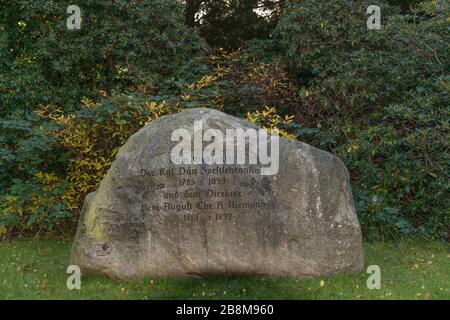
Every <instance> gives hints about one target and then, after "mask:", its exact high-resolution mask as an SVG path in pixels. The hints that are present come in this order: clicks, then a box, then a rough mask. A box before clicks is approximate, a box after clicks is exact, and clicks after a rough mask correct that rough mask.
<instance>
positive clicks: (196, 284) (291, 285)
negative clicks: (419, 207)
mask: <svg viewBox="0 0 450 320" xmlns="http://www.w3.org/2000/svg"><path fill="white" fill-rule="evenodd" d="M364 247H365V263H366V266H368V265H372V264H377V265H379V266H380V268H381V286H382V287H381V289H380V290H376V289H375V290H369V289H368V288H367V286H366V280H367V277H368V274H366V273H365V272H362V273H361V274H356V275H343V276H338V277H332V278H325V277H322V278H316V279H310V280H296V279H267V278H255V277H244V278H225V277H223V278H208V279H192V280H187V279H175V280H174V279H173V280H152V279H145V280H142V281H140V282H129V283H117V282H113V281H111V280H109V279H107V278H105V277H90V278H86V279H84V278H83V279H82V283H81V290H69V289H67V287H66V279H67V276H68V275H67V274H66V268H67V266H68V257H69V252H70V242H68V241H66V242H61V241H52V240H46V241H42V240H39V241H35V242H32V241H14V242H11V243H6V242H0V299H449V298H450V285H449V284H450V282H449V275H450V263H449V262H450V250H449V249H450V247H449V244H448V243H443V242H425V241H422V240H408V241H403V242H401V243H400V245H398V246H396V245H394V244H392V243H366V244H365V246H364Z"/></svg>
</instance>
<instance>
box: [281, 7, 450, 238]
mask: <svg viewBox="0 0 450 320" xmlns="http://www.w3.org/2000/svg"><path fill="white" fill-rule="evenodd" d="M368 4H369V3H368V2H367V1H362V0H361V1H347V0H338V1H323V2H320V3H317V2H316V1H310V0H305V1H300V2H292V3H291V4H290V6H289V9H288V10H287V11H286V13H285V16H284V17H282V18H281V21H280V24H279V25H278V29H277V30H276V35H277V37H279V39H280V45H279V47H278V48H277V49H278V59H279V60H280V61H282V62H283V63H284V65H285V66H286V69H287V70H288V72H289V73H290V75H291V76H292V77H293V78H294V79H295V80H296V81H297V83H298V84H299V86H300V89H299V92H298V94H299V97H300V101H301V104H300V107H299V108H298V109H297V112H298V113H299V114H298V115H297V117H298V118H299V119H304V121H305V122H306V123H315V125H316V126H317V127H318V128H320V130H321V133H320V134H319V135H317V136H316V137H312V138H311V142H312V143H313V144H315V145H318V146H320V147H322V148H325V149H328V150H330V151H331V152H333V153H336V154H337V155H339V156H340V157H341V158H343V160H344V161H345V163H346V164H347V166H348V167H349V169H350V171H351V176H352V180H353V183H354V193H355V200H356V203H357V205H358V214H359V216H360V221H361V223H362V226H363V231H364V233H365V235H366V236H368V237H374V238H379V237H383V238H385V237H389V238H392V237H398V236H400V235H412V234H416V235H417V234H418V235H423V236H427V237H433V238H443V237H445V236H446V233H447V229H448V228H449V209H448V208H449V201H448V197H447V196H446V194H448V189H449V182H448V181H449V180H450V179H449V156H448V154H449V152H448V151H449V144H448V141H449V137H450V134H449V133H450V132H449V122H448V119H449V115H450V107H449V106H450V104H449V94H448V92H449V90H448V88H449V75H448V70H449V69H450V68H449V67H450V66H449V59H448V58H449V54H448V45H447V41H446V37H447V36H448V21H447V20H446V19H447V13H448V5H447V4H446V2H444V1H428V2H425V3H423V4H422V5H421V6H419V7H416V9H415V10H413V12H412V14H408V15H400V14H398V13H397V12H396V10H394V9H393V8H391V7H389V6H388V5H386V4H383V3H379V5H380V6H381V8H382V17H383V21H382V29H381V30H374V31H369V30H367V29H366V26H365V21H366V18H367V17H366V15H365V8H366V7H367V6H368Z"/></svg>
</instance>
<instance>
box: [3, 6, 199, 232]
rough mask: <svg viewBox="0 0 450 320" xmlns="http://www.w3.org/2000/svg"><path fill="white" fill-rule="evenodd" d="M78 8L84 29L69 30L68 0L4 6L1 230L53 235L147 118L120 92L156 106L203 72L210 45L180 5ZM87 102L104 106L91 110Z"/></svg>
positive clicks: (133, 102)
mask: <svg viewBox="0 0 450 320" xmlns="http://www.w3.org/2000/svg"><path fill="white" fill-rule="evenodd" d="M77 4H78V5H79V6H80V8H81V10H82V19H83V20H82V25H81V30H68V29H67V28H66V19H67V18H68V17H69V14H67V13H66V9H67V6H68V3H64V2H61V1H43V0H42V1H41V0H39V1H25V0H19V1H6V0H3V1H0V6H1V8H2V9H1V10H0V55H1V57H2V59H1V60H0V127H1V130H2V135H1V136H0V200H1V201H2V204H1V205H0V234H2V233H5V232H6V230H8V231H9V233H10V234H12V233H13V234H33V233H37V232H38V231H39V230H41V229H42V230H48V229H52V228H53V227H54V226H55V225H57V222H58V220H59V219H66V218H67V217H68V216H69V213H68V212H69V211H71V212H75V208H78V205H79V202H78V200H79V198H80V197H82V196H83V195H84V194H85V192H87V191H90V190H92V189H93V188H95V186H96V183H97V182H98V181H99V179H101V174H103V173H104V172H105V170H106V169H107V167H108V165H109V163H110V161H111V157H113V155H114V149H115V148H117V147H118V146H119V145H120V143H121V142H123V140H124V139H126V138H128V136H129V135H131V133H132V131H133V130H137V126H139V124H140V123H139V121H140V120H141V119H142V118H141V116H138V115H134V114H133V112H132V111H131V110H128V109H127V110H122V109H123V105H121V104H120V103H116V98H117V94H115V92H123V93H125V92H127V93H130V95H131V96H134V95H136V94H137V93H141V94H142V95H143V96H144V98H143V99H144V100H146V101H150V98H149V96H150V95H160V94H167V93H168V92H174V90H175V92H176V90H178V89H177V83H178V82H179V81H180V82H183V81H188V80H189V79H191V78H193V79H194V78H196V77H197V76H198V75H197V73H199V72H201V70H202V59H203V57H202V54H203V42H202V41H201V39H200V38H199V37H198V36H197V35H196V33H195V32H193V31H192V30H191V29H189V28H187V27H186V26H185V25H184V15H183V9H182V6H181V4H180V3H179V2H178V1H176V0H152V1H133V2H130V1H122V0H113V1H107V2H105V1H100V0H93V1H80V2H78V3H77ZM174 88H175V89H174ZM124 95H125V94H124ZM117 99H118V98H117ZM88 101H95V105H97V104H100V105H101V106H102V107H98V108H97V107H96V108H93V110H92V112H91V113H90V112H87V111H86V108H87V107H86V103H88ZM101 101H103V102H101ZM108 101H109V102H108ZM81 103H84V104H83V107H82V110H79V109H80V104H81ZM103 103H105V104H103ZM127 103H130V105H131V106H130V108H133V107H136V108H138V107H137V106H136V105H135V101H128V102H127ZM119 106H120V107H119ZM116 107H117V108H119V109H118V110H117V112H115V111H114V110H115V108H116ZM140 107H141V106H140ZM140 107H139V108H140ZM77 109H78V110H77ZM94 110H95V115H96V116H94ZM101 110H103V111H101ZM77 111H83V112H84V113H83V114H80V113H78V112H77ZM100 111H101V112H100ZM122 111H123V114H122ZM50 115H52V116H50ZM55 115H58V118H56V117H54V116H55ZM111 117H116V118H117V119H119V120H120V121H121V122H122V123H121V124H120V125H119V124H118V123H116V124H115V125H113V124H112V123H111V122H112V121H113V120H111V119H112V118H111ZM117 119H116V120H117ZM63 120H64V121H66V122H64V121H63ZM119 120H117V121H119ZM72 121H73V122H72ZM76 121H79V123H76ZM108 121H109V122H108ZM109 129H114V130H118V131H120V132H112V131H108V130H109ZM121 130H122V131H121ZM106 132H107V134H108V135H109V137H110V136H112V134H113V133H114V139H111V141H110V140H109V139H103V137H104V136H103V135H104V134H106ZM63 133H66V134H68V135H69V137H70V138H69V140H64V139H65V138H67V136H64V134H63ZM83 134H84V136H82V135H83ZM95 134H98V136H95ZM83 138H86V139H87V138H89V139H87V140H86V141H83V140H82V139H83ZM70 139H73V140H70ZM76 139H78V140H76ZM100 142H104V143H109V144H108V145H101V144H100V145H97V144H98V143H100ZM76 143H79V145H75V144H76ZM89 143H92V144H93V145H91V146H90V145H89ZM82 147H86V148H87V147H91V148H92V150H94V151H95V152H97V153H96V154H92V155H88V152H86V149H80V148H82ZM75 151H76V152H81V155H79V154H76V153H74V152H75ZM94 151H93V152H94ZM80 157H81V158H80ZM102 159H104V161H103V163H100V162H101V161H102ZM82 161H85V162H84V163H83V162H82ZM99 166H100V167H99ZM77 170H78V171H77ZM82 170H85V171H84V173H83V176H82V177H81V173H80V172H81V171H82ZM74 190H77V192H79V194H77V195H76V196H75V195H74V193H75V191H74ZM58 223H59V222H58Z"/></svg>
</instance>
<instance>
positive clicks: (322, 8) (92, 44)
mask: <svg viewBox="0 0 450 320" xmlns="http://www.w3.org/2000/svg"><path fill="white" fill-rule="evenodd" d="M69 4H70V3H68V2H67V1H41V0H37V1H23V0H19V1H17V0H16V1H6V0H1V1H0V7H1V8H2V9H1V10H0V31H1V33H0V55H1V59H0V128H1V131H0V132H1V134H0V236H1V237H3V238H4V239H10V238H14V237H25V238H28V237H36V236H39V235H43V234H47V235H50V236H52V237H54V238H58V237H67V236H71V235H72V234H73V232H74V230H75V228H76V222H77V219H78V213H79V210H80V207H81V205H82V201H83V199H84V196H85V195H86V194H87V193H88V192H90V191H93V190H95V189H96V188H97V186H98V184H99V182H100V181H101V179H102V177H103V176H104V174H105V173H106V172H107V170H108V168H109V166H110V164H111V162H112V161H113V160H114V156H115V154H116V152H117V150H118V148H120V146H121V145H122V144H123V143H124V142H125V141H126V140H127V138H128V137H129V136H130V135H132V134H133V133H134V132H136V131H137V130H138V129H139V128H141V127H142V126H143V125H145V124H147V123H149V122H151V121H152V120H154V119H156V118H158V117H160V116H163V115H166V114H171V113H175V112H179V111H181V110H183V109H186V108H194V107H208V108H216V109H219V110H222V111H224V112H227V113H229V114H233V115H235V116H239V117H242V118H246V119H247V120H249V121H251V122H253V123H255V124H257V125H260V126H262V127H265V128H268V129H273V128H279V129H281V130H282V134H283V135H284V136H286V137H289V138H293V139H300V140H302V141H305V142H307V143H310V144H312V145H314V146H316V147H319V148H322V149H324V150H327V151H330V152H332V153H334V154H336V155H338V156H339V157H340V158H341V159H343V161H344V162H345V164H346V165H347V167H348V168H349V170H350V172H351V179H352V186H353V193H354V199H355V202H356V205H357V211H358V215H359V219H360V222H361V225H362V228H363V233H364V236H365V238H366V239H398V238H399V237H403V236H413V235H414V236H417V235H418V236H422V237H425V238H434V239H443V238H446V237H448V230H449V217H450V205H449V194H450V193H449V181H450V179H449V162H450V160H449V140H450V139H449V137H450V134H449V119H450V108H449V106H450V103H449V89H450V78H449V73H448V70H449V53H448V39H449V23H448V22H449V20H448V16H449V14H448V13H449V9H448V3H447V2H446V1H440V0H433V1H424V2H419V1H388V2H386V1H384V0H383V1H377V4H378V5H379V6H380V7H381V10H382V29H381V30H374V31H369V30H367V28H366V20H367V17H368V15H367V14H366V8H367V7H368V6H369V5H370V4H372V3H370V2H369V1H365V0H356V1H350V0H334V1H331V0H327V1H320V2H317V1H313V0H297V1H275V0H273V1H270V0H266V1H258V0H231V1H228V2H219V1H207V0H206V1H203V0H190V1H189V0H188V1H175V0H152V1H139V2H137V1H136V2H130V1H120V0H112V1H100V0H85V1H81V0H80V1H78V3H77V4H78V5H79V6H80V7H81V9H82V17H83V21H82V28H81V30H77V31H71V30H67V28H66V26H65V23H66V19H67V17H68V15H67V14H66V8H67V6H68V5H69ZM263 9H264V10H263ZM261 12H264V14H263V13H261ZM267 12H269V13H267ZM258 13H259V14H258Z"/></svg>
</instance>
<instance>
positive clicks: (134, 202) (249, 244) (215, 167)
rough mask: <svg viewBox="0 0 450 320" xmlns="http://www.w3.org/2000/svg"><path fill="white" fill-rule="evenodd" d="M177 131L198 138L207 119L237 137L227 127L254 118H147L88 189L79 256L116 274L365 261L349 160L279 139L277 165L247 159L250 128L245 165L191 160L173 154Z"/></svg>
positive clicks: (203, 114) (277, 271)
mask: <svg viewBox="0 0 450 320" xmlns="http://www.w3.org/2000/svg"><path fill="white" fill-rule="evenodd" d="M194 122H195V123H194ZM199 124H200V126H199ZM176 129H182V130H183V131H181V133H184V134H186V133H190V134H192V137H194V138H193V139H192V143H193V145H195V143H194V140H195V139H196V138H195V134H204V133H206V132H207V131H208V129H216V130H215V131H214V132H215V133H217V132H219V133H222V134H223V137H224V140H227V139H228V140H227V141H228V142H229V141H230V139H229V138H228V136H227V129H235V130H236V129H242V130H248V129H252V130H253V129H256V127H254V126H253V125H252V124H250V123H248V122H246V121H243V120H241V119H238V118H235V117H232V116H230V115H227V114H225V113H222V112H219V111H216V110H211V109H190V110H187V111H184V112H181V113H178V114H174V115H170V116H165V117H161V118H159V119H157V120H155V121H153V122H152V123H150V124H149V125H147V126H145V127H144V128H142V129H141V130H140V131H139V132H137V133H136V134H134V135H133V136H132V137H131V138H130V139H129V140H128V141H127V143H126V144H125V145H124V146H123V147H122V148H121V149H120V151H119V153H118V154H117V156H116V159H115V161H114V163H113V164H112V166H111V168H110V170H109V171H108V173H107V175H106V176H105V177H104V179H103V180H102V182H101V184H100V186H99V188H98V190H97V191H96V192H94V193H91V194H89V195H88V196H87V197H86V199H85V202H84V205H83V209H82V213H81V217H80V222H79V226H78V230H77V233H76V237H75V241H74V244H73V248H72V253H71V258H70V259H71V264H73V265H78V266H79V267H80V268H81V270H82V271H83V272H84V273H101V274H106V275H109V276H111V277H113V278H118V279H128V278H139V277H143V276H149V277H172V276H177V277H178V276H203V275H213V274H218V275H219V274H220V275H223V274H252V275H266V276H294V277H309V276H319V275H333V274H337V273H343V272H344V273H348V272H359V271H361V269H362V267H363V253H362V240H361V230H360V225H359V222H358V218H357V216H356V212H355V207H354V203H353V200H352V194H351V189H350V183H349V174H348V171H347V169H346V167H345V166H344V164H343V163H342V162H341V160H339V159H338V158H337V157H335V156H334V155H332V154H330V153H327V152H325V151H321V150H319V149H316V148H314V147H311V146H309V145H307V144H305V143H302V142H299V141H296V140H290V139H284V138H280V139H279V144H278V145H279V149H278V151H279V163H278V164H279V165H278V166H276V165H274V166H273V168H274V169H273V168H272V169H273V170H266V172H264V170H263V168H266V169H267V167H268V165H267V162H265V164H264V165H263V164H262V163H261V162H260V161H258V162H257V163H256V164H255V163H251V162H250V157H249V156H250V154H252V152H253V153H254V152H255V151H254V150H255V149H252V147H254V146H255V144H254V143H253V142H252V141H251V139H250V136H247V138H246V139H245V140H244V141H245V147H246V149H245V150H246V156H247V157H248V159H247V158H246V163H245V164H227V163H228V162H227V161H228V159H224V160H223V161H224V162H225V164H207V163H205V162H207V161H206V158H204V159H201V160H200V162H201V163H198V164H197V163H196V162H195V161H196V160H197V161H198V159H191V160H192V161H193V163H192V164H186V163H184V164H183V163H180V162H177V161H174V159H175V158H174V150H178V151H179V149H174V148H176V147H177V146H179V145H180V141H182V140H183V139H181V138H179V136H176V135H175V136H176V137H178V138H179V139H178V140H176V141H172V140H173V139H172V136H173V134H174V130H176ZM210 132H211V131H210ZM219 140H220V139H217V136H215V140H214V139H211V140H210V141H216V142H217V141H219ZM241 141H242V140H241ZM219 142H220V141H219ZM210 143H211V142H210ZM232 143H235V144H236V145H238V144H239V141H238V139H234V138H233V140H232ZM270 143H271V140H267V146H268V149H270V151H272V152H273V153H272V155H274V154H275V152H276V151H277V150H276V149H275V147H276V145H271V144H270ZM208 144H209V143H206V142H203V144H201V146H202V148H205V146H207V145H208ZM224 145H225V143H224ZM258 146H261V145H258ZM224 148H225V147H224ZM189 149H190V147H189ZM194 149H195V146H194V147H193V149H192V150H194ZM202 150H203V149H202ZM227 150H228V149H225V151H227ZM225 153H226V152H224V154H225ZM237 153H238V151H236V154H237ZM179 154H180V155H182V153H179ZM227 155H228V154H227ZM193 158H194V157H193ZM183 159H184V161H187V160H188V159H187V158H183ZM236 159H237V156H236ZM274 159H275V158H273V160H274ZM175 160H176V159H175ZM209 160H211V159H209ZM192 161H191V162H192ZM230 161H231V160H230Z"/></svg>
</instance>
